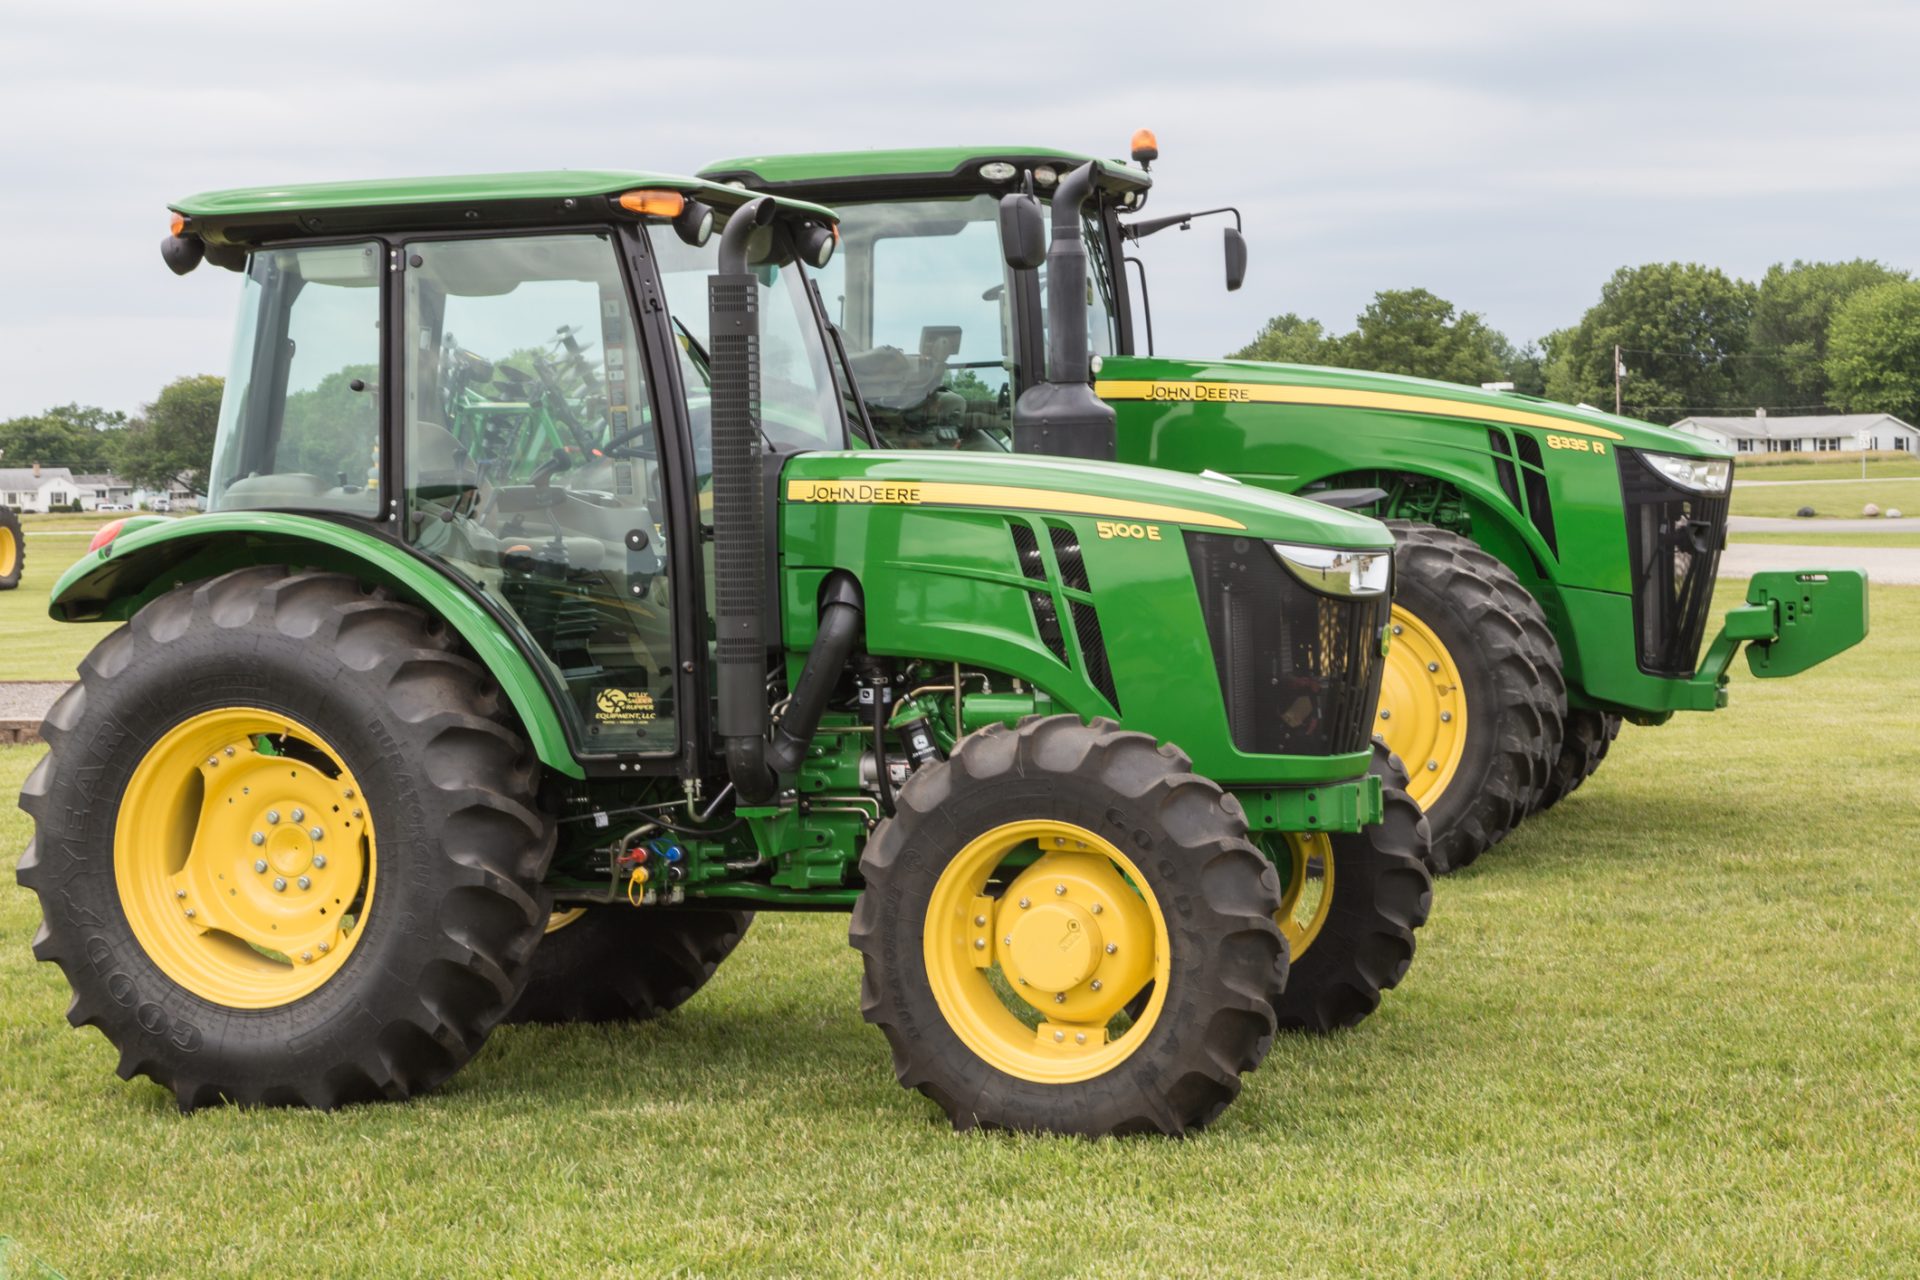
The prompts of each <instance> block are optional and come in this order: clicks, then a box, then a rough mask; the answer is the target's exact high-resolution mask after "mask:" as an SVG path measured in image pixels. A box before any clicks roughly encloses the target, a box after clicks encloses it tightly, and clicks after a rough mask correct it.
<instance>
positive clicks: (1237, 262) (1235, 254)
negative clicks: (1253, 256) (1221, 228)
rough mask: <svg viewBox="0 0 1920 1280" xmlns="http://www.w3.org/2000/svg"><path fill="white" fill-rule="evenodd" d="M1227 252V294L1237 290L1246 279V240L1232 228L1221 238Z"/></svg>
mask: <svg viewBox="0 0 1920 1280" xmlns="http://www.w3.org/2000/svg"><path fill="white" fill-rule="evenodd" d="M1221 239H1222V240H1224V241H1225V242H1226V250H1227V292H1228V293H1232V292H1233V291H1234V290H1236V289H1238V288H1239V287H1240V286H1241V285H1242V284H1243V283H1244V282H1245V281H1246V278H1247V239H1246V237H1245V236H1243V235H1241V234H1240V232H1239V231H1237V230H1236V229H1234V228H1233V227H1228V228H1227V229H1226V234H1225V235H1223V236H1222V237H1221Z"/></svg>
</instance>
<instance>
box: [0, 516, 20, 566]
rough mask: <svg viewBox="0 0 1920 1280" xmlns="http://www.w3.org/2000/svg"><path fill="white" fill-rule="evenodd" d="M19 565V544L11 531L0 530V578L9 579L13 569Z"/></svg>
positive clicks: (6, 529)
mask: <svg viewBox="0 0 1920 1280" xmlns="http://www.w3.org/2000/svg"><path fill="white" fill-rule="evenodd" d="M19 563H20V543H19V541H18V540H17V539H15V538H14V536H13V530H12V529H8V528H0V578H11V577H12V576H13V568H14V566H15V565H17V564H19Z"/></svg>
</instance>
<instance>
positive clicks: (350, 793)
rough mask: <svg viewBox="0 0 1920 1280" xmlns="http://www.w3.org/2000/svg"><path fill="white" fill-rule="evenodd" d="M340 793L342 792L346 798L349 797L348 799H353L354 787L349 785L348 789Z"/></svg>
mask: <svg viewBox="0 0 1920 1280" xmlns="http://www.w3.org/2000/svg"><path fill="white" fill-rule="evenodd" d="M340 794H341V796H343V797H344V798H346V799H348V800H351V799H353V788H352V787H348V788H347V789H346V790H345V791H342V792H341V793H340Z"/></svg>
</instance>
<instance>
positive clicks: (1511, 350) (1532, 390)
mask: <svg viewBox="0 0 1920 1280" xmlns="http://www.w3.org/2000/svg"><path fill="white" fill-rule="evenodd" d="M1493 336H1494V337H1495V338H1496V339H1498V341H1496V342H1495V343H1494V347H1493V354H1494V358H1495V359H1496V360H1498V361H1499V363H1500V380H1501V381H1502V382H1511V383H1512V384H1513V389H1514V390H1515V391H1518V392H1520V393H1521V394H1522V395H1529V396H1541V395H1545V394H1546V393H1547V358H1546V355H1545V354H1544V353H1543V352H1542V351H1541V350H1540V348H1539V346H1538V345H1536V344H1535V343H1531V342H1529V343H1527V344H1525V345H1524V346H1520V347H1516V346H1514V345H1513V344H1512V343H1511V342H1508V341H1507V339H1506V335H1504V334H1499V333H1496V334H1494V335H1493Z"/></svg>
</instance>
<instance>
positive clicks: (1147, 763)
mask: <svg viewBox="0 0 1920 1280" xmlns="http://www.w3.org/2000/svg"><path fill="white" fill-rule="evenodd" d="M860 869H861V871H862V873H863V874H864V875H865V877H866V886H867V887H866V891H865V892H864V893H862V894H861V896H860V901H859V903H858V904H857V905H856V906H855V908H854V913H853V922H852V928H851V930H850V940H851V942H852V944H853V946H854V947H855V948H857V949H858V950H859V951H860V953H861V956H862V960H863V971H864V977H863V979H862V982H861V1012H862V1013H864V1014H865V1015H866V1018H867V1020H868V1021H869V1022H872V1023H874V1024H875V1025H877V1026H878V1027H879V1028H880V1029H881V1031H883V1032H884V1033H885V1034H886V1037H887V1041H888V1043H889V1044H890V1045H891V1046H892V1048H893V1064H894V1072H895V1074H896V1075H897V1076H898V1077H899V1079H900V1083H901V1084H903V1085H905V1086H907V1087H909V1088H914V1089H918V1090H919V1091H920V1092H922V1093H924V1094H926V1095H927V1096H928V1097H929V1098H932V1099H933V1100H934V1101H935V1102H937V1103H938V1104H939V1105H940V1107H941V1109H942V1110H944V1111H945V1112H946V1113H947V1116H948V1117H949V1119H951V1120H952V1122H953V1124H954V1127H955V1128H959V1129H968V1128H973V1127H976V1126H980V1127H988V1128H1005V1129H1018V1130H1029V1131H1036V1132H1045V1133H1070V1134H1082V1135H1086V1136H1105V1135H1109V1134H1129V1133H1162V1134H1169V1135H1178V1134H1181V1133H1185V1132H1187V1131H1189V1130H1192V1129H1197V1128H1199V1127H1200V1126H1202V1125H1204V1124H1206V1123H1208V1122H1209V1121H1211V1120H1212V1119H1213V1118H1214V1117H1215V1116H1217V1115H1219V1113H1220V1112H1221V1111H1222V1110H1224V1109H1225V1108H1226V1106H1227V1104H1228V1103H1229V1102H1231V1101H1232V1100H1233V1098H1234V1097H1235V1096H1236V1095H1237V1094H1238V1093H1239V1092H1240V1076H1241V1073H1243V1072H1246V1071H1251V1070H1253V1068H1254V1067H1256V1066H1258V1065H1259V1063H1260V1060H1261V1059H1262V1058H1263V1057H1264V1056H1265V1055H1266V1052H1267V1050H1268V1049H1269V1048H1270V1047H1271V1046H1272V1043H1273V1001H1274V1000H1275V999H1276V998H1277V997H1278V996H1279V995H1280V993H1281V991H1282V989H1283V988H1284V986H1285V984H1286V972H1287V951H1286V943H1285V941H1284V940H1283V938H1282V937H1281V934H1280V930H1279V928H1278V927H1277V926H1276V924H1275V921H1274V913H1275V912H1276V911H1277V910H1278V908H1279V905H1280V886H1279V881H1278V880H1277V878H1276V877H1275V875H1274V871H1273V867H1272V865H1271V864H1270V863H1269V862H1268V861H1267V860H1266V859H1265V858H1264V857H1262V856H1261V855H1260V853H1259V852H1258V851H1256V850H1255V849H1254V847H1253V846H1252V845H1251V844H1249V843H1248V842H1247V838H1246V816H1245V814H1244V813H1243V812H1242V811H1241V808H1240V805H1239V803H1238V802H1237V801H1235V800H1234V799H1233V798H1232V797H1231V796H1229V795H1227V794H1226V793H1225V792H1223V791H1222V790H1221V789H1220V788H1219V787H1218V786H1217V785H1215V784H1214V783H1212V782H1210V781H1208V780H1206V779H1204V778H1200V777H1196V776H1195V775H1194V774H1193V773H1192V772H1191V765H1190V762H1189V761H1188V759H1187V757H1186V756H1184V755H1182V754H1181V753H1180V752H1179V751H1178V750H1177V749H1175V748H1173V747H1171V746H1159V745H1157V744H1156V743H1155V742H1154V740H1153V739H1152V738H1150V737H1147V736H1146V735H1144V734H1139V733H1128V732H1125V731H1123V730H1121V729H1120V727H1119V726H1118V725H1116V724H1114V723H1113V722H1112V721H1110V720H1096V721H1094V722H1093V723H1091V724H1085V723H1082V722H1081V721H1080V720H1079V719H1077V718H1075V717H1072V716H1050V717H1045V718H1031V719H1028V720H1026V721H1023V722H1022V723H1021V724H1020V725H1019V726H1018V727H1017V728H1013V729H1008V728H1005V727H1004V726H1000V725H991V726H989V727H987V728H985V729H983V730H981V731H979V732H978V733H975V734H973V735H971V736H969V737H967V738H965V739H962V740H961V742H960V743H959V744H958V746H957V747H956V748H955V750H954V753H953V755H952V757H951V758H950V759H948V760H947V761H945V762H942V763H939V764H934V765H930V766H926V767H923V768H921V769H920V770H918V771H917V772H916V773H915V774H914V775H913V777H912V778H911V779H910V780H909V781H908V782H907V784H906V785H905V786H904V787H902V788H901V790H900V794H899V798H898V802H897V812H896V814H895V816H894V817H892V818H890V819H888V820H887V821H886V822H884V823H882V824H881V826H880V827H879V829H878V830H877V831H875V833H874V836H873V839H872V840H871V841H869V842H868V844H867V847H866V851H865V853H864V855H863V856H862V858H861V860H860ZM1148 986H1151V987H1152V988H1153V990H1152V993H1151V995H1150V996H1149V998H1148V999H1147V1000H1146V1003H1145V1005H1144V1007H1143V1008H1142V1009H1141V1010H1140V1013H1139V1016H1138V1017H1137V1018H1130V1017H1129V1016H1128V1015H1127V1014H1126V1012H1125V1007H1126V1005H1127V1004H1128V1002H1129V1001H1130V1000H1131V999H1132V998H1133V997H1134V996H1135V995H1136V994H1138V993H1139V992H1140V991H1142V990H1143V989H1145V988H1147V987H1148Z"/></svg>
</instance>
